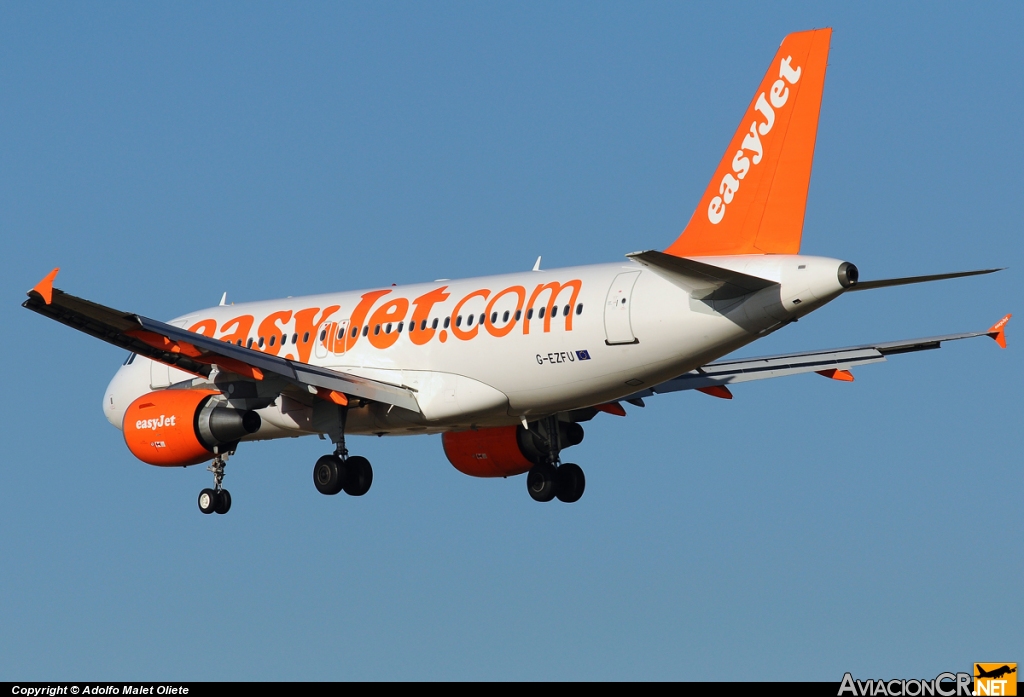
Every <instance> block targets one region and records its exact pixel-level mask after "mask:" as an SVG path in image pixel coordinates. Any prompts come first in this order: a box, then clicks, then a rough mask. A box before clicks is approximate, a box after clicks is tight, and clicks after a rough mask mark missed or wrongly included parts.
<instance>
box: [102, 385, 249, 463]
mask: <svg viewBox="0 0 1024 697" xmlns="http://www.w3.org/2000/svg"><path fill="white" fill-rule="evenodd" d="M260 426H261V420H260V415H259V414H257V413H256V412H254V411H243V410H240V409H234V408H232V407H229V406H228V405H227V400H225V399H224V397H223V396H221V394H220V393H219V392H215V391H213V390H160V391H158V392H150V393H148V394H144V395H142V396H141V397H139V398H138V399H136V400H135V401H134V402H132V403H131V404H130V405H129V406H128V408H127V409H126V410H125V412H124V421H123V422H122V423H121V430H122V432H123V433H124V441H125V444H127V446H128V449H129V450H130V451H131V452H132V454H133V455H134V456H135V457H137V458H139V459H140V460H142V461H143V462H145V463H148V464H150V465H158V466H161V467H184V466H187V465H198V464H199V463H200V462H205V461H207V460H210V459H212V458H213V455H214V453H213V449H214V448H216V447H219V446H233V445H234V444H236V443H237V442H238V441H239V440H240V439H241V438H244V437H245V436H247V435H249V434H251V433H255V432H256V431H258V430H259V429H260Z"/></svg>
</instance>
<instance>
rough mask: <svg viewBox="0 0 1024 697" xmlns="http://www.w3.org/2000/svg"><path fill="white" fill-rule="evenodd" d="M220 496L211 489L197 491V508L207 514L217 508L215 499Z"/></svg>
mask: <svg viewBox="0 0 1024 697" xmlns="http://www.w3.org/2000/svg"><path fill="white" fill-rule="evenodd" d="M219 498H220V497H219V496H217V492H216V491H214V490H213V489H203V490H202V491H200V492H199V510H200V511H202V512H203V513H205V514H207V515H209V514H210V513H213V512H214V511H215V510H216V509H217V501H218V499H219Z"/></svg>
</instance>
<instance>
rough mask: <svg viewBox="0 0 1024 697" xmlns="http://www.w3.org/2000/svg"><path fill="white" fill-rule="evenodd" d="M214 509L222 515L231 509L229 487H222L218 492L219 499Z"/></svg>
mask: <svg viewBox="0 0 1024 697" xmlns="http://www.w3.org/2000/svg"><path fill="white" fill-rule="evenodd" d="M213 510H214V511H215V512H217V513H220V514H221V515H223V514H225V513H227V512H228V511H230V510H231V494H230V493H228V490H227V489H221V490H220V491H218V492H217V500H216V503H215V504H214V506H213Z"/></svg>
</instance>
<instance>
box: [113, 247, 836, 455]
mask: <svg viewBox="0 0 1024 697" xmlns="http://www.w3.org/2000/svg"><path fill="white" fill-rule="evenodd" d="M700 261H702V262H705V263H707V264H712V265H715V266H720V267H723V268H727V269H730V270H733V271H738V272H741V273H744V274H747V275H751V276H758V277H761V278H765V279H768V280H771V281H775V282H777V283H779V284H780V285H779V286H772V287H770V288H766V289H764V290H762V291H759V292H757V293H754V294H752V295H747V296H745V297H744V298H742V299H740V300H731V301H725V302H723V301H718V302H717V303H712V302H710V301H702V300H699V299H695V298H693V297H691V294H690V293H689V292H688V291H687V290H686V289H685V288H684V287H683V285H681V284H679V283H677V282H675V280H674V279H673V278H672V275H671V274H670V273H665V272H662V271H659V270H655V269H652V268H648V267H645V266H642V265H641V264H639V263H637V262H634V261H631V260H630V261H626V262H623V263H615V264H600V265H594V266H580V267H570V268H563V269H552V270H544V271H529V272H523V273H514V274H505V275H500V276H487V277H481V278H470V279H464V280H458V281H447V280H441V281H436V282H434V283H424V284H417V285H408V286H393V287H390V288H380V289H375V290H370V291H355V292H345V293H331V294H325V295H316V296H307V297H300V298H287V299H282V300H268V301H261V302H252V303H243V304H239V305H222V306H218V307H212V308H208V309H206V310H201V311H198V312H192V313H189V314H187V315H182V316H181V317H179V318H177V319H175V320H173V321H172V322H171V324H173V325H175V326H179V327H184V328H186V329H190V330H192V331H196V332H198V333H201V334H206V335H207V336H214V337H216V338H218V339H223V340H226V341H231V342H233V343H241V344H242V345H250V342H251V347H252V348H254V349H257V350H262V351H265V352H269V353H273V354H275V355H278V356H280V357H283V358H288V359H291V360H296V361H304V362H307V363H310V364H313V365H317V366H322V367H326V368H330V369H332V370H337V371H340V372H347V373H352V374H356V375H359V376H363V377H367V378H372V379H374V380H378V381H382V382H387V383H392V384H396V385H404V386H406V387H409V388H411V389H413V390H415V394H416V398H417V401H418V403H419V406H420V413H415V412H412V411H408V410H404V409H399V408H392V409H389V408H388V407H387V406H386V405H379V404H364V405H359V404H354V405H353V406H352V408H351V409H350V410H349V415H348V423H347V426H346V430H347V432H348V433H351V434H391V435H400V434H414V433H425V432H438V431H446V430H453V429H459V428H466V427H470V426H498V425H507V424H513V423H518V422H519V421H520V420H521V419H522V418H523V417H525V418H527V419H530V420H532V419H533V418H537V417H541V416H546V415H549V414H554V413H559V412H565V411H571V410H574V409H581V408H585V407H590V406H594V405H599V404H603V403H606V402H609V401H613V400H616V399H621V398H622V397H624V396H627V395H629V394H632V393H634V392H637V391H638V390H642V389H644V388H646V387H652V386H654V385H656V384H658V383H660V382H663V381H665V380H668V379H670V378H673V377H675V376H677V375H679V374H681V373H684V372H687V371H689V370H693V369H695V368H697V367H699V366H701V365H703V364H705V363H707V362H709V361H712V360H715V359H717V358H719V357H721V356H723V355H725V354H727V353H730V352H732V351H734V350H736V349H737V348H739V347H741V346H744V345H746V344H748V343H750V342H751V341H754V340H755V339H757V338H759V337H760V336H763V335H765V334H767V333H768V332H770V331H772V330H774V329H776V328H778V327H780V326H782V325H784V324H785V323H787V322H790V321H792V320H794V319H796V318H798V317H800V316H802V315H805V314H807V313H808V312H810V311H812V310H814V309H816V308H818V307H821V306H822V305H823V304H825V303H827V302H828V301H830V300H832V299H833V298H835V297H836V296H838V295H839V294H840V293H841V292H842V291H843V288H842V286H841V285H840V283H839V280H838V277H837V269H838V268H839V265H840V264H841V263H842V262H840V261H839V260H836V259H828V258H822V257H808V256H798V255H740V256H726V257H705V258H702V259H700ZM549 284H555V285H554V286H551V285H549ZM542 308H543V310H544V312H543V317H541V316H540V314H541V309H542ZM517 313H518V314H517ZM460 318H461V319H460ZM446 319H447V322H446ZM481 319H482V320H483V324H481ZM412 324H414V325H415V326H414V327H413V328H410V325H412ZM353 334H355V336H353ZM339 337H340V338H339ZM282 338H283V339H284V342H283V343H282ZM271 342H273V343H271ZM193 379H196V376H194V375H192V374H190V373H185V372H182V371H180V370H177V369H175V368H170V367H168V366H165V365H163V364H160V363H154V362H152V361H150V360H148V359H144V358H142V357H137V358H135V360H133V361H132V362H131V363H130V364H126V365H124V366H122V367H121V369H120V370H119V371H118V372H117V374H116V375H115V376H114V378H113V380H112V381H111V382H110V385H109V387H108V388H107V393H106V395H105V397H104V402H103V406H104V413H105V414H106V416H107V418H108V420H110V422H111V423H112V424H114V425H115V426H117V427H118V428H121V421H122V418H123V415H124V410H125V409H126V408H127V406H128V405H129V404H130V403H131V402H132V401H133V400H135V399H136V398H137V397H139V396H141V395H142V394H145V393H147V392H150V391H152V390H158V389H163V388H166V387H169V386H170V385H172V384H177V383H180V382H182V381H186V380H193ZM317 401H319V400H315V399H314V398H312V397H311V396H309V395H298V396H291V397H289V396H284V395H282V396H281V397H278V398H277V399H274V400H273V402H272V403H270V404H269V405H267V406H262V407H261V408H259V409H258V411H259V413H260V416H261V417H262V419H263V425H262V427H261V428H260V430H259V431H258V432H257V433H255V434H253V435H252V436H251V437H250V439H266V438H277V437H293V436H296V435H302V434H308V433H316V432H318V428H317V427H316V424H315V419H314V418H313V414H314V409H315V407H316V404H315V402H317Z"/></svg>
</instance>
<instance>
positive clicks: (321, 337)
mask: <svg viewBox="0 0 1024 697" xmlns="http://www.w3.org/2000/svg"><path fill="white" fill-rule="evenodd" d="M326 338H327V330H326V329H322V330H320V341H323V340H324V339H326Z"/></svg>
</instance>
